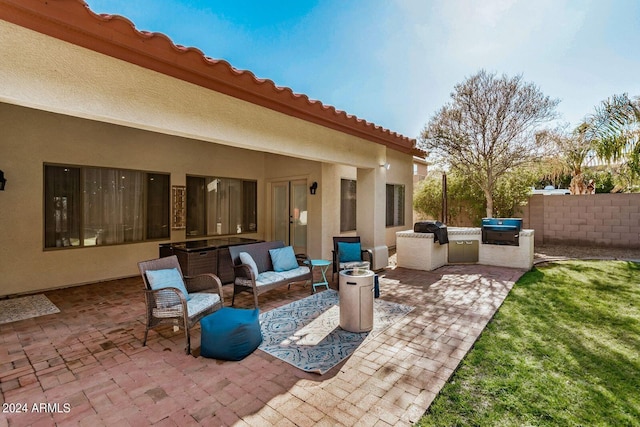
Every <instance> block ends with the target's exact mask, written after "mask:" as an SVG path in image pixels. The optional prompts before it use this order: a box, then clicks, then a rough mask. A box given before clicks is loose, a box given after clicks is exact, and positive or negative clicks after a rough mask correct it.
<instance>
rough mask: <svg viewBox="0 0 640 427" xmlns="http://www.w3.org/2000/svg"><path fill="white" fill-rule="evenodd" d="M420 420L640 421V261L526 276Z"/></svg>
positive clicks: (583, 264)
mask: <svg viewBox="0 0 640 427" xmlns="http://www.w3.org/2000/svg"><path fill="white" fill-rule="evenodd" d="M417 425H419V426H439V427H440V426H639V425H640V265H639V264H635V263H631V262H623V261H570V262H561V263H556V264H551V265H548V266H541V267H536V268H534V269H533V270H531V271H530V272H528V273H527V274H525V275H524V276H523V277H522V278H521V279H520V280H519V281H518V282H517V283H516V285H515V286H514V287H513V290H512V291H511V293H510V294H509V296H508V297H507V299H506V300H505V301H504V304H503V305H502V307H501V308H500V309H499V311H498V312H497V313H496V315H495V317H494V319H493V320H492V321H491V322H490V323H489V325H487V328H486V329H485V331H484V332H483V333H482V335H481V336H480V338H479V340H478V341H477V342H476V344H475V346H474V347H473V349H472V350H471V351H470V352H469V354H468V355H467V357H466V358H465V359H464V360H463V361H462V363H461V365H460V367H459V369H458V370H457V371H456V372H455V374H454V375H453V377H452V378H451V379H450V381H449V382H448V383H447V385H446V386H445V387H444V388H443V389H442V391H441V392H440V394H439V395H438V397H437V398H436V399H435V401H434V402H433V404H432V405H431V407H430V408H429V410H428V411H427V413H426V414H425V416H424V417H423V418H422V419H421V420H420V422H419V423H418V424H417Z"/></svg>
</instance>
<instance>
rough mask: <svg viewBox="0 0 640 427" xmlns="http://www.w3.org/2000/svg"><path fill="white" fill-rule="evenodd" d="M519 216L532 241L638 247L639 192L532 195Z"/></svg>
mask: <svg viewBox="0 0 640 427" xmlns="http://www.w3.org/2000/svg"><path fill="white" fill-rule="evenodd" d="M522 218H523V226H524V227H525V228H532V229H534V230H535V243H536V244H543V243H550V244H553V243H556V244H559V243H562V244H571V245H598V246H609V247H620V248H638V249H640V194H592V195H582V196H543V195H534V196H531V197H530V198H529V204H528V205H527V206H524V207H523V209H522Z"/></svg>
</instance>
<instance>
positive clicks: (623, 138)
mask: <svg viewBox="0 0 640 427" xmlns="http://www.w3.org/2000/svg"><path fill="white" fill-rule="evenodd" d="M584 126H585V135H586V138H587V139H589V140H590V141H592V143H593V148H594V150H595V152H596V153H597V155H598V157H600V158H601V159H603V160H605V161H606V162H608V163H612V162H617V161H620V160H624V164H623V166H625V167H626V168H627V169H628V170H627V171H622V173H625V172H626V173H628V174H629V175H630V176H631V177H632V178H635V177H638V176H640V99H638V98H636V100H635V102H634V101H633V100H632V99H631V98H629V96H628V95H627V94H626V93H625V94H622V95H613V96H612V97H611V98H608V99H605V100H604V101H602V102H601V103H600V105H599V106H597V107H596V111H595V113H593V114H591V115H589V116H588V117H587V119H586V121H585V124H584Z"/></svg>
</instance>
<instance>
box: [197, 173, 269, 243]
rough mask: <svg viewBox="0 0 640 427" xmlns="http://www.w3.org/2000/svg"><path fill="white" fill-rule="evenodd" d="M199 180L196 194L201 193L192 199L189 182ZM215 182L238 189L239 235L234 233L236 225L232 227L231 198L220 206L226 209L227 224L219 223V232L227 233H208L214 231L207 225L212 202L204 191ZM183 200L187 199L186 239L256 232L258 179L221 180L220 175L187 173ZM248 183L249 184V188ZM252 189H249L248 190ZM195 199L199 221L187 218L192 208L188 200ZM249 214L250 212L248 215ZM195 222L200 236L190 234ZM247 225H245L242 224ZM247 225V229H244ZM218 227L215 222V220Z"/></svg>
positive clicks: (230, 178)
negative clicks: (239, 191) (199, 227)
mask: <svg viewBox="0 0 640 427" xmlns="http://www.w3.org/2000/svg"><path fill="white" fill-rule="evenodd" d="M195 180H201V181H202V187H201V188H200V189H198V192H201V193H200V195H199V196H197V197H196V196H195V195H194V194H193V192H190V191H189V188H190V184H189V182H190V181H195ZM215 180H219V182H220V181H221V182H223V183H225V184H226V185H227V188H230V187H231V185H236V186H238V187H239V188H241V189H242V190H241V193H240V194H239V198H238V200H239V201H240V203H241V208H240V214H239V217H240V218H241V222H242V224H241V227H240V230H241V231H240V232H237V230H238V228H237V225H238V224H236V225H232V218H231V217H232V215H230V213H231V211H232V209H233V207H232V206H231V205H230V202H231V198H229V196H227V201H226V203H227V207H226V208H225V207H222V208H223V210H224V209H226V215H225V216H228V218H226V219H227V221H228V223H227V224H223V223H222V222H221V230H226V232H221V233H217V232H214V231H217V230H211V228H213V227H212V226H211V225H210V224H211V221H212V219H211V218H210V215H212V212H211V204H212V201H211V199H210V198H209V197H208V196H207V188H208V186H209V185H211V184H212V183H213V182H214V181H215ZM186 183H187V185H186V198H187V206H186V212H187V220H186V229H185V233H186V234H187V238H207V237H222V236H236V235H239V234H253V233H257V232H258V180H257V179H246V178H232V177H222V176H211V175H195V174H188V175H187V177H186ZM248 184H250V185H248ZM249 187H251V188H249ZM248 193H251V195H252V196H253V198H252V200H251V201H250V202H248V201H247V194H248ZM192 200H197V202H199V203H202V204H203V206H196V207H197V208H198V210H199V211H200V215H202V218H197V217H193V216H192V217H190V210H192V209H193V208H194V207H193V206H192V203H191V201H192ZM249 211H251V212H252V213H249ZM194 221H196V222H198V223H201V225H202V228H203V232H202V233H197V234H196V233H193V232H192V231H191V230H192V227H193V225H194V224H193V222H194ZM245 223H246V224H245ZM245 225H246V227H245ZM251 225H253V229H252V228H251ZM216 226H217V221H216ZM190 233H191V234H190Z"/></svg>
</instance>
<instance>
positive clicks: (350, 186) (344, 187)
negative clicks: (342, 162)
mask: <svg viewBox="0 0 640 427" xmlns="http://www.w3.org/2000/svg"><path fill="white" fill-rule="evenodd" d="M355 229H356V181H355V180H352V179H342V180H340V232H344V231H353V230H355Z"/></svg>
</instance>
